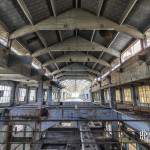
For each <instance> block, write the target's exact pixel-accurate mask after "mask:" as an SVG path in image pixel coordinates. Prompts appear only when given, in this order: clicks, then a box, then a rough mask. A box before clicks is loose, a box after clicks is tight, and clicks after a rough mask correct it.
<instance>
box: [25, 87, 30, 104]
mask: <svg viewBox="0 0 150 150" xmlns="http://www.w3.org/2000/svg"><path fill="white" fill-rule="evenodd" d="M29 96H30V88H29V87H27V93H26V100H25V101H26V103H29V98H30V97H29Z"/></svg>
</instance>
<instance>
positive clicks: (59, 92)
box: [58, 88, 61, 102]
mask: <svg viewBox="0 0 150 150" xmlns="http://www.w3.org/2000/svg"><path fill="white" fill-rule="evenodd" d="M60 99H61V90H60V88H58V102H60Z"/></svg>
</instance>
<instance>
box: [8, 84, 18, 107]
mask: <svg viewBox="0 0 150 150" xmlns="http://www.w3.org/2000/svg"><path fill="white" fill-rule="evenodd" d="M17 83H18V82H15V81H14V82H13V90H12V94H11V99H10V106H13V105H15V102H16V90H17Z"/></svg>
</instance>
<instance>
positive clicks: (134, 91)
mask: <svg viewBox="0 0 150 150" xmlns="http://www.w3.org/2000/svg"><path fill="white" fill-rule="evenodd" d="M131 97H132V101H133V106H137V99H138V93H137V88H136V86H135V85H131Z"/></svg>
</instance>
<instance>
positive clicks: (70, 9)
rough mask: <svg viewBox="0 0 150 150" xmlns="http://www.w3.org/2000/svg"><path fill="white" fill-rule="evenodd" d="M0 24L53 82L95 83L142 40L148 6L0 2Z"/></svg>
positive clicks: (99, 1) (142, 0)
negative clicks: (113, 62)
mask: <svg viewBox="0 0 150 150" xmlns="http://www.w3.org/2000/svg"><path fill="white" fill-rule="evenodd" d="M0 22H1V24H3V25H4V26H5V27H6V29H7V31H8V32H9V40H10V41H14V40H15V42H16V41H17V42H18V43H20V44H21V45H22V46H23V47H24V48H26V49H28V51H29V52H30V57H32V58H33V59H35V58H36V59H37V60H39V61H40V62H41V64H42V66H43V67H46V68H47V69H48V70H49V71H50V72H51V73H50V75H52V76H54V78H57V79H58V80H65V79H87V80H93V79H94V78H95V77H98V76H100V75H101V72H102V70H103V69H105V68H106V69H109V68H110V67H111V65H110V64H111V62H112V61H113V60H114V59H116V58H117V57H120V53H121V52H122V51H123V50H124V49H125V48H126V47H127V46H129V45H130V44H131V43H132V42H133V41H135V40H136V39H143V38H145V36H146V35H145V30H146V29H147V28H148V27H149V24H150V1H148V0H16V1H14V0H0ZM72 65H73V67H72ZM70 67H72V69H70Z"/></svg>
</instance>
